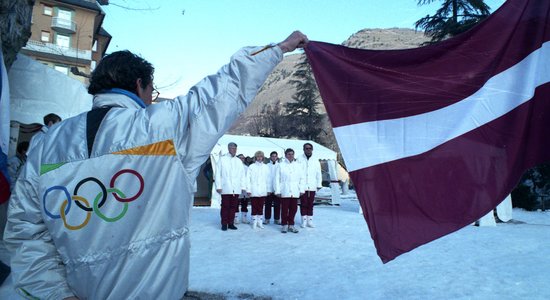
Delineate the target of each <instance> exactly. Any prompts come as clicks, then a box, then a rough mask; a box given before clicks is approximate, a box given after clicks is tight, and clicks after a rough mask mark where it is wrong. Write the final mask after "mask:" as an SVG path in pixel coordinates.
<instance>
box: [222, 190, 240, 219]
mask: <svg viewBox="0 0 550 300" xmlns="http://www.w3.org/2000/svg"><path fill="white" fill-rule="evenodd" d="M238 204H239V195H231V194H229V195H222V208H221V210H220V217H221V219H222V225H229V224H233V220H234V218H235V211H236V210H237V205H238Z"/></svg>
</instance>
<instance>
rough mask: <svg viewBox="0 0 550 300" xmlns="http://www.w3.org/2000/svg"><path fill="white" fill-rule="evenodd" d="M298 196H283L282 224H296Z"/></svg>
mask: <svg viewBox="0 0 550 300" xmlns="http://www.w3.org/2000/svg"><path fill="white" fill-rule="evenodd" d="M297 211H298V198H281V219H282V220H281V225H294V217H295V216H296V212H297Z"/></svg>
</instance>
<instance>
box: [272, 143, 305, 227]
mask: <svg viewBox="0 0 550 300" xmlns="http://www.w3.org/2000/svg"><path fill="white" fill-rule="evenodd" d="M304 179H305V178H304V172H303V169H302V166H301V165H300V163H298V162H296V160H295V159H294V150H292V149H291V148H288V149H286V150H285V159H284V160H283V161H282V162H281V163H279V164H278V165H277V171H276V172H275V181H274V184H275V194H277V196H278V197H279V198H280V199H281V222H282V225H283V228H282V230H281V232H282V233H287V231H290V232H293V233H298V229H296V228H295V227H294V217H295V216H296V212H297V211H298V198H299V197H300V196H301V195H303V194H304V189H305V183H304Z"/></svg>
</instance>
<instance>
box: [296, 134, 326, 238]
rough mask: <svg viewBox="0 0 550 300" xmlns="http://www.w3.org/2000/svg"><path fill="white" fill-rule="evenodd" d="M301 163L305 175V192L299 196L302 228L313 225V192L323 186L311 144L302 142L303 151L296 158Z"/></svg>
mask: <svg viewBox="0 0 550 300" xmlns="http://www.w3.org/2000/svg"><path fill="white" fill-rule="evenodd" d="M297 161H298V162H299V163H300V164H301V165H302V168H303V169H304V176H305V193H304V194H303V195H302V196H300V214H301V215H302V224H301V226H302V228H304V227H306V226H307V227H315V225H313V203H314V201H315V193H316V192H317V191H318V190H319V189H321V188H322V187H323V185H322V182H323V175H322V173H321V164H320V163H319V160H318V159H317V158H315V156H314V155H313V145H312V144H311V143H305V144H304V153H303V154H302V155H300V156H299V157H298V158H297Z"/></svg>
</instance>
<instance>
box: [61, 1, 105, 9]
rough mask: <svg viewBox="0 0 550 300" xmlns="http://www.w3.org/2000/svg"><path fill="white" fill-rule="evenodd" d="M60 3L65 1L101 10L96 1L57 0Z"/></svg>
mask: <svg viewBox="0 0 550 300" xmlns="http://www.w3.org/2000/svg"><path fill="white" fill-rule="evenodd" d="M57 1H58V2H61V3H66V4H70V5H74V6H79V7H84V8H88V9H91V10H95V11H101V8H100V7H99V5H98V4H97V2H96V1H92V2H90V1H86V0H57Z"/></svg>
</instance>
